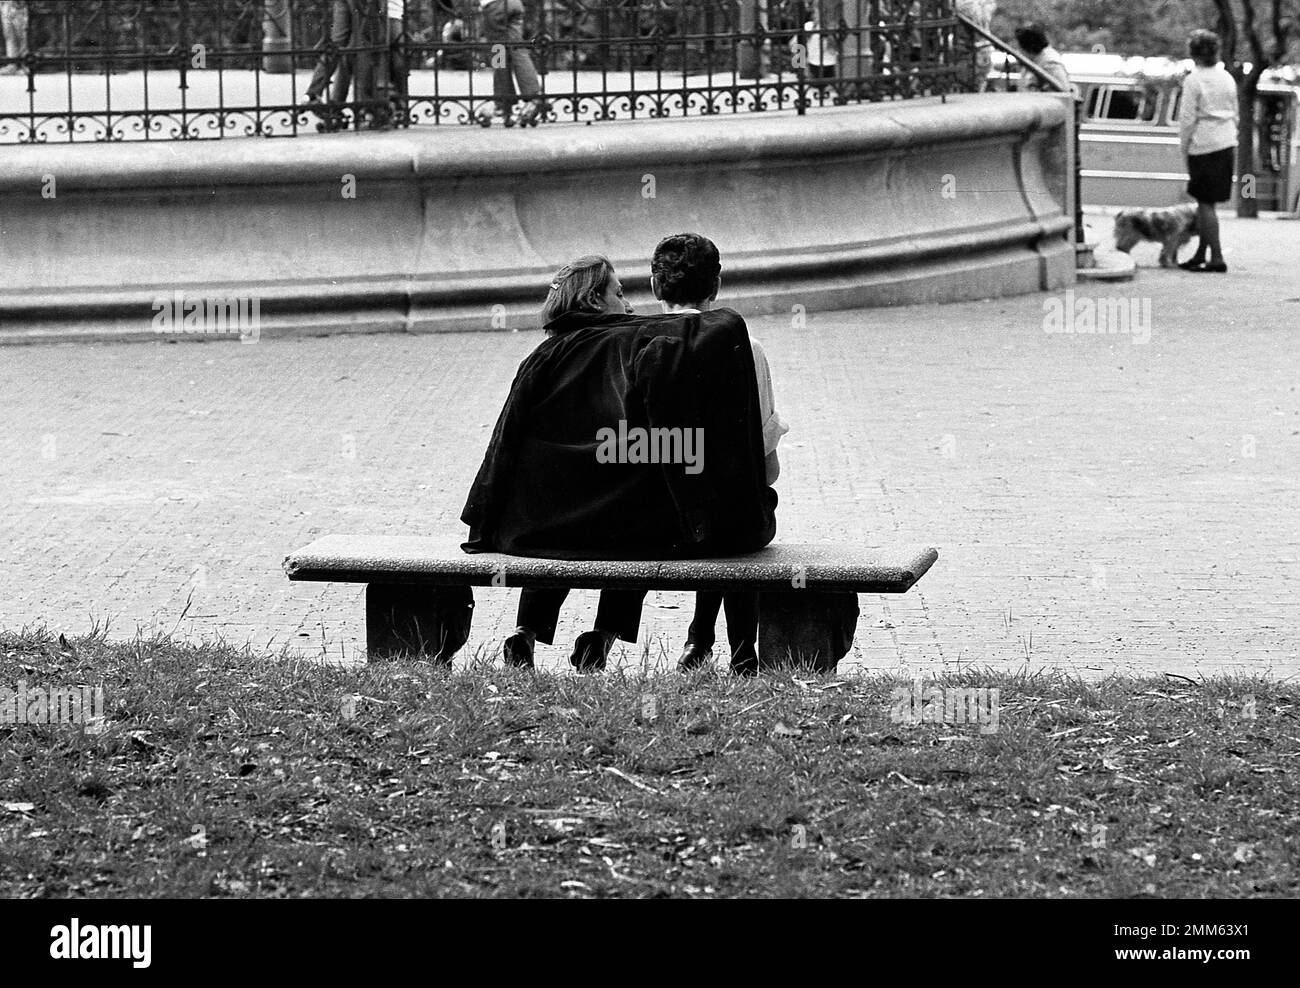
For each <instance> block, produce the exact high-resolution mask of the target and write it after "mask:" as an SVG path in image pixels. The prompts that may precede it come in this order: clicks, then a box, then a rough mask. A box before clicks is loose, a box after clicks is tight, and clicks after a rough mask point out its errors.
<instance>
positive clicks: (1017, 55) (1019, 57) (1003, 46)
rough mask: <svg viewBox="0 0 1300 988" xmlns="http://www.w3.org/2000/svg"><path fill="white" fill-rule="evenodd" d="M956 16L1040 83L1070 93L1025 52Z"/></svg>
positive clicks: (1055, 90)
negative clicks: (1025, 69) (1034, 76)
mask: <svg viewBox="0 0 1300 988" xmlns="http://www.w3.org/2000/svg"><path fill="white" fill-rule="evenodd" d="M954 16H956V18H957V20H958V21H960V22H961V23H962V24H965V25H966V26H967V27H968V28H970V29H971V30H972V31H974V32H975V33H976V34H978V35H979V36H980V37H981V38H983V39H984V40H985V41H987V42H989V44H991V45H993V47H994V48H997V49H999V50H1001V51H1003V52H1005V53H1006V54H1008V55H1010V56H1011V57H1012V58H1014V59H1015V60H1016V61H1017V62H1019V63H1020V64H1021V65H1023V66H1024V67H1025V68H1027V69H1028V70H1029V71H1030V72H1032V73H1033V74H1034V75H1036V76H1037V77H1038V80H1039V81H1040V82H1045V83H1047V84H1048V85H1049V86H1051V88H1052V91H1053V92H1057V93H1068V92H1070V89H1069V88H1068V87H1067V86H1062V85H1061V82H1060V80H1059V79H1056V78H1054V77H1053V76H1051V75H1049V74H1048V73H1047V72H1044V71H1043V70H1042V69H1040V68H1039V67H1038V66H1037V65H1035V64H1034V63H1033V62H1032V61H1030V60H1029V58H1028V56H1027V55H1026V54H1025V53H1024V52H1022V51H1020V50H1019V49H1017V48H1013V47H1011V45H1009V44H1007V43H1006V42H1005V41H1003V40H1002V39H1001V38H999V37H998V36H997V35H996V34H990V33H989V32H988V31H985V30H984V29H983V28H982V27H980V26H979V25H978V24H976V23H975V22H974V21H972V20H971V19H970V18H969V17H967V16H966V15H965V14H961V13H958V14H955V15H954Z"/></svg>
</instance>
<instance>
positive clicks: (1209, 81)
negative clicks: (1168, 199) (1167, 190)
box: [1178, 31, 1237, 274]
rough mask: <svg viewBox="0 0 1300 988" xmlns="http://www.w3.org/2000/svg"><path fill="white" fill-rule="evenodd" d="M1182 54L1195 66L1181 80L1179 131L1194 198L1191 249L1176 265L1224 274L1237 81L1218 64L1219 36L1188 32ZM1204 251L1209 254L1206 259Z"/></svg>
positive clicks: (1191, 193)
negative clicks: (1222, 213) (1224, 210)
mask: <svg viewBox="0 0 1300 988" xmlns="http://www.w3.org/2000/svg"><path fill="white" fill-rule="evenodd" d="M1187 53H1188V54H1189V55H1191V57H1192V60H1193V61H1194V62H1195V63H1196V68H1195V69H1193V70H1192V72H1191V74H1190V75H1189V76H1188V77H1187V78H1186V79H1184V80H1183V94H1182V101H1181V103H1180V104H1179V109H1178V134H1179V141H1180V143H1181V145H1182V150H1183V156H1184V157H1185V158H1186V159H1187V177H1188V182H1187V194H1188V195H1189V196H1191V197H1192V198H1193V199H1195V200H1196V233H1197V236H1198V237H1199V238H1200V239H1199V241H1198V242H1197V245H1196V253H1195V254H1193V255H1192V256H1191V257H1190V258H1189V259H1188V260H1186V261H1184V262H1183V263H1182V264H1180V265H1178V266H1179V267H1180V268H1182V269H1183V270H1184V271H1195V272H1198V273H1203V272H1207V271H1209V272H1216V273H1220V274H1221V273H1223V272H1225V271H1227V270H1228V265H1227V264H1226V263H1224V260H1223V247H1222V245H1221V244H1220V243H1219V214H1218V213H1217V212H1216V211H1215V210H1216V207H1217V205H1218V204H1219V203H1221V202H1227V201H1228V200H1229V199H1231V198H1232V174H1233V168H1234V165H1235V162H1236V155H1237V83H1236V81H1235V80H1234V79H1233V78H1232V76H1231V75H1229V74H1228V70H1227V69H1225V68H1224V67H1223V65H1222V64H1221V63H1220V62H1219V36H1218V35H1217V34H1215V33H1214V32H1213V31H1193V32H1192V35H1191V37H1190V38H1189V39H1188V41H1187ZM1207 252H1208V258H1207V256H1206V255H1207Z"/></svg>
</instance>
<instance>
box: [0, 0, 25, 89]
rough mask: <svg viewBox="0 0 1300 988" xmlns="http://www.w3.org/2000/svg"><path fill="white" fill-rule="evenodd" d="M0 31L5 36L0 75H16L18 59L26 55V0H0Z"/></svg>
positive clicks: (19, 69)
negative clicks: (4, 61) (3, 61)
mask: <svg viewBox="0 0 1300 988" xmlns="http://www.w3.org/2000/svg"><path fill="white" fill-rule="evenodd" d="M0 31H3V32H4V36H5V58H6V59H9V61H8V62H6V63H5V64H4V65H0V75H18V73H20V72H22V71H23V67H22V66H21V65H19V64H18V60H19V59H21V58H24V57H26V55H27V0H0Z"/></svg>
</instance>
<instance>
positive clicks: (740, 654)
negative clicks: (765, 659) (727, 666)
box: [731, 645, 758, 676]
mask: <svg viewBox="0 0 1300 988" xmlns="http://www.w3.org/2000/svg"><path fill="white" fill-rule="evenodd" d="M731 671H732V672H733V673H734V674H735V675H737V676H757V675H758V652H757V651H755V650H754V646H752V645H745V646H742V647H741V648H739V649H737V650H736V651H735V652H732V653H731Z"/></svg>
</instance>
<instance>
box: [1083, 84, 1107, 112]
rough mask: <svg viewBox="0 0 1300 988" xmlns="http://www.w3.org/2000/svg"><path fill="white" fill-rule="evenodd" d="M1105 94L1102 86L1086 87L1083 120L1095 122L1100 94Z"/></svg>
mask: <svg viewBox="0 0 1300 988" xmlns="http://www.w3.org/2000/svg"><path fill="white" fill-rule="evenodd" d="M1103 92H1105V88H1104V87H1102V86H1091V85H1090V86H1088V87H1087V89H1086V90H1085V92H1084V96H1083V116H1084V119H1085V120H1095V119H1096V118H1097V111H1098V109H1099V108H1100V107H1101V94H1102V93H1103Z"/></svg>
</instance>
